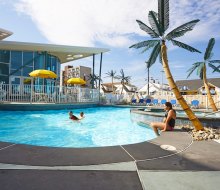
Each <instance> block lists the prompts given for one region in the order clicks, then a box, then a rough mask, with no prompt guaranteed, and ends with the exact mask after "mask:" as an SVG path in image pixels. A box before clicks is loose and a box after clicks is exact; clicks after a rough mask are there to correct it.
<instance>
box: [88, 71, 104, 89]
mask: <svg viewBox="0 0 220 190" xmlns="http://www.w3.org/2000/svg"><path fill="white" fill-rule="evenodd" d="M87 80H88V81H90V84H91V85H92V88H93V89H94V88H97V87H98V86H97V81H99V80H100V81H102V79H101V78H100V77H99V76H98V75H96V74H94V75H93V74H89V75H88V79H87ZM94 84H95V85H94Z"/></svg>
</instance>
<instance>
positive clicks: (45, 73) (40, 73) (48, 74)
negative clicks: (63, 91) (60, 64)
mask: <svg viewBox="0 0 220 190" xmlns="http://www.w3.org/2000/svg"><path fill="white" fill-rule="evenodd" d="M29 75H30V76H31V77H38V78H46V79H49V78H50V79H53V78H57V75H56V74H55V73H54V72H53V71H49V70H43V69H39V70H34V71H32V72H31V73H29Z"/></svg>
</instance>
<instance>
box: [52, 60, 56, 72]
mask: <svg viewBox="0 0 220 190" xmlns="http://www.w3.org/2000/svg"><path fill="white" fill-rule="evenodd" d="M51 61H52V68H51V70H52V71H53V72H55V73H56V72H57V62H56V58H55V57H51Z"/></svg>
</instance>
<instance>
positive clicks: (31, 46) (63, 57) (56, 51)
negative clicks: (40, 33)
mask: <svg viewBox="0 0 220 190" xmlns="http://www.w3.org/2000/svg"><path fill="white" fill-rule="evenodd" d="M0 50H14V51H40V52H47V53H48V54H50V55H54V56H56V57H58V58H59V60H60V62H61V63H66V62H69V61H74V60H77V59H82V58H85V57H89V56H92V55H93V54H100V53H105V52H108V51H109V49H106V48H94V47H80V46H66V45H54V44H41V43H29V42H14V41H0Z"/></svg>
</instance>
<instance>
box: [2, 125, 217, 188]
mask: <svg viewBox="0 0 220 190" xmlns="http://www.w3.org/2000/svg"><path fill="white" fill-rule="evenodd" d="M161 145H171V146H173V147H175V148H176V150H174V151H169V150H164V149H162V148H161V147H160V146H161ZM219 150H220V144H219V143H218V142H216V141H200V142H193V141H192V138H191V136H190V135H189V134H188V133H186V132H183V131H181V130H180V129H177V130H175V131H173V132H164V133H162V135H161V136H160V137H158V138H156V139H153V140H151V141H148V142H143V143H138V144H131V145H123V146H113V147H101V148H48V147H40V146H29V145H18V144H12V143H4V142H0V187H1V190H9V189H10V190H14V189H16V190H17V189H22V190H30V189H41V190H42V189H47V190H50V189H51V190H52V189H53V190H58V189H65V190H69V189H71V190H72V189H76V190H81V189H82V190H84V189H85V190H87V189H89V190H90V189H91V190H92V189H93V190H108V189H109V190H116V189H117V190H139V189H144V190H145V189H150V190H151V189H152V190H154V189H163V190H168V189H169V190H172V189H177V188H178V189H179V190H182V189H198V190H201V189H206V190H207V189H209V190H210V189H213V190H214V189H215V190H216V189H218V188H219V179H220V151H219Z"/></svg>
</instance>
